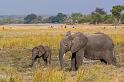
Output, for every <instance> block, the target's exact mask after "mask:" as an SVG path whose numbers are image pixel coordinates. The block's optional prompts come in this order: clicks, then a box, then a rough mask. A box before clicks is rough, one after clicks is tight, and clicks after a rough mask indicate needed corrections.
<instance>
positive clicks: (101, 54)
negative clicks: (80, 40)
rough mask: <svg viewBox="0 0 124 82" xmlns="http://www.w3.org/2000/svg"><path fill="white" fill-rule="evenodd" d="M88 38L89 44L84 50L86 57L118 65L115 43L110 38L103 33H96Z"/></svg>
mask: <svg viewBox="0 0 124 82" xmlns="http://www.w3.org/2000/svg"><path fill="white" fill-rule="evenodd" d="M87 38H88V42H87V45H86V46H85V49H84V57H86V58H88V59H92V60H101V62H104V63H106V64H113V65H116V58H115V54H114V43H113V41H112V39H111V38H110V37H109V36H107V35H106V34H103V33H95V34H93V35H90V36H87Z"/></svg>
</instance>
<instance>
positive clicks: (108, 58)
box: [106, 51, 116, 65]
mask: <svg viewBox="0 0 124 82" xmlns="http://www.w3.org/2000/svg"><path fill="white" fill-rule="evenodd" d="M106 61H107V64H109V65H110V64H112V65H116V58H115V56H114V55H113V51H107V53H106Z"/></svg>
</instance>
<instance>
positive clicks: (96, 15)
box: [91, 8, 106, 24]
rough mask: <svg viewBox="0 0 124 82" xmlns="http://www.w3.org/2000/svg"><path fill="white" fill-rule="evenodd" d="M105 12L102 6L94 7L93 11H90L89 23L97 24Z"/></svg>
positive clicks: (101, 20)
mask: <svg viewBox="0 0 124 82" xmlns="http://www.w3.org/2000/svg"><path fill="white" fill-rule="evenodd" d="M105 15H106V12H105V11H104V10H103V9H102V8H96V9H95V11H93V12H92V13H91V23H92V24H99V23H102V22H103V18H104V16H105Z"/></svg>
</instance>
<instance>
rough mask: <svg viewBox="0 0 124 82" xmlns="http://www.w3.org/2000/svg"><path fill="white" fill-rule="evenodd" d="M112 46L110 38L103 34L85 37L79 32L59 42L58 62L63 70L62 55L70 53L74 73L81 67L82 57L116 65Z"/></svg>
mask: <svg viewBox="0 0 124 82" xmlns="http://www.w3.org/2000/svg"><path fill="white" fill-rule="evenodd" d="M113 49H114V44H113V41H112V40H111V38H110V37H108V36H107V35H105V34H104V33H95V34H93V35H90V36H86V35H84V34H83V33H81V32H77V33H75V34H71V33H70V32H67V34H66V36H65V37H64V38H63V39H62V40H61V41H60V50H59V60H60V65H61V68H62V69H63V67H64V65H63V62H64V60H63V55H64V54H65V53H66V52H68V51H71V53H72V58H71V70H73V71H75V70H77V69H78V68H79V66H80V65H82V61H83V57H86V58H88V59H92V60H101V61H102V62H104V63H106V64H113V65H116V58H115V54H114V53H113Z"/></svg>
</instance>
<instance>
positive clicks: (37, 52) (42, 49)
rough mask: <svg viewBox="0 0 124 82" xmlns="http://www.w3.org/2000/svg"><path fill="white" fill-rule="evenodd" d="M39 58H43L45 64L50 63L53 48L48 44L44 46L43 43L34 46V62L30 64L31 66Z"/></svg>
mask: <svg viewBox="0 0 124 82" xmlns="http://www.w3.org/2000/svg"><path fill="white" fill-rule="evenodd" d="M38 58H42V59H43V60H44V62H45V65H48V64H50V62H51V49H50V48H49V47H48V46H42V45H40V46H36V47H34V48H33V49H32V63H31V65H30V66H31V67H32V66H33V64H34V62H35V61H36V60H37V59H38Z"/></svg>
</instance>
